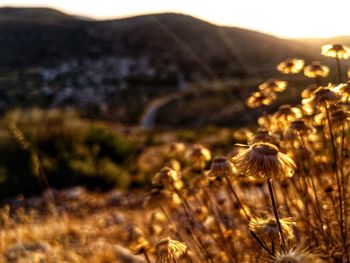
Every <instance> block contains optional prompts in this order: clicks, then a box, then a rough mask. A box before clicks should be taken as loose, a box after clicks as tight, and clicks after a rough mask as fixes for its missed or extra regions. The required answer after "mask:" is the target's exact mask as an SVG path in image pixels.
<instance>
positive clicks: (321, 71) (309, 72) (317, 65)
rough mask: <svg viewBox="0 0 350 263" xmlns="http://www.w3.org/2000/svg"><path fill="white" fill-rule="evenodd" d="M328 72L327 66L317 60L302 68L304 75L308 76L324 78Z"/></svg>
mask: <svg viewBox="0 0 350 263" xmlns="http://www.w3.org/2000/svg"><path fill="white" fill-rule="evenodd" d="M328 74H329V68H328V67H327V66H325V65H322V64H321V62H319V61H315V62H312V63H311V64H310V65H308V66H306V67H305V69H304V75H305V76H306V77H308V78H318V77H321V78H324V77H327V76H328Z"/></svg>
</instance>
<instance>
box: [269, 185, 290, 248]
mask: <svg viewBox="0 0 350 263" xmlns="http://www.w3.org/2000/svg"><path fill="white" fill-rule="evenodd" d="M267 186H268V188H269V193H270V198H271V204H272V209H273V213H274V214H275V218H276V223H277V227H278V230H279V232H280V236H281V241H282V249H283V250H284V251H286V242H285V240H284V236H283V232H282V227H281V223H280V219H279V216H278V212H277V206H276V197H275V194H274V193H273V189H272V182H271V179H267Z"/></svg>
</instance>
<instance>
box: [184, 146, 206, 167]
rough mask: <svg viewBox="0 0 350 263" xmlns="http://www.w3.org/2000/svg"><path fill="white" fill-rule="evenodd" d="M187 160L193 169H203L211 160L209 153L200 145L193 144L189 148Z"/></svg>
mask: <svg viewBox="0 0 350 263" xmlns="http://www.w3.org/2000/svg"><path fill="white" fill-rule="evenodd" d="M187 159H188V160H189V162H190V163H191V164H192V166H193V167H194V169H196V170H202V169H204V167H205V165H206V163H207V162H208V161H209V160H210V159H211V153H210V151H209V150H208V149H207V148H205V147H204V146H202V145H200V144H195V145H193V146H192V147H191V149H190V151H189V153H188V155H187Z"/></svg>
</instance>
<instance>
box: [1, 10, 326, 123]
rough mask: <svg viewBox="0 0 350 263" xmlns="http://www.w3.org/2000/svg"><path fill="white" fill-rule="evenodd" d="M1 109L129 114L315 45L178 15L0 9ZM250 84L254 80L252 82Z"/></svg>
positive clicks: (262, 74) (135, 116) (271, 67)
mask: <svg viewBox="0 0 350 263" xmlns="http://www.w3.org/2000/svg"><path fill="white" fill-rule="evenodd" d="M0 30H1V32H2V34H1V36H0V49H1V51H2V56H0V73H1V77H0V94H1V97H0V111H2V112H3V111H5V110H7V109H9V108H11V107H14V106H18V105H20V106H22V107H30V106H33V105H38V106H41V107H63V106H73V107H75V108H78V109H80V110H81V111H82V112H83V113H84V114H85V115H86V116H88V117H98V118H101V117H103V118H107V117H108V118H112V119H113V120H117V121H121V122H128V123H130V122H131V123H135V122H139V121H140V117H141V116H142V113H143V112H144V111H145V108H146V106H147V105H148V104H149V102H150V101H152V99H153V98H155V97H159V96H163V95H165V94H169V93H173V92H176V91H178V90H179V89H183V88H186V86H188V84H189V83H195V82H198V81H203V80H207V81H216V80H218V79H233V80H246V79H248V78H249V79H250V80H251V79H252V78H254V79H258V80H259V79H260V80H261V79H265V78H270V77H273V76H276V74H277V73H276V71H275V66H276V64H277V63H278V62H280V61H281V60H283V59H286V58H289V57H301V58H304V59H306V61H307V62H310V61H312V60H315V59H317V60H319V59H321V58H320V55H319V47H317V48H316V47H315V45H313V44H310V42H307V41H296V40H295V41H294V40H285V39H280V38H276V37H273V36H270V35H266V34H262V33H259V32H254V31H250V30H245V29H241V28H234V27H220V26H216V25H214V24H210V23H208V22H205V21H202V20H199V19H196V18H194V17H191V16H187V15H182V14H174V13H167V14H154V15H144V16H138V17H131V18H126V19H118V20H108V21H95V20H88V19H80V18H77V17H74V16H70V15H68V14H64V13H62V12H59V11H56V10H52V9H48V8H1V9H0ZM256 84H257V83H255V84H253V85H256Z"/></svg>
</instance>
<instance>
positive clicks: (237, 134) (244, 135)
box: [233, 127, 253, 141]
mask: <svg viewBox="0 0 350 263" xmlns="http://www.w3.org/2000/svg"><path fill="white" fill-rule="evenodd" d="M252 135H253V133H252V132H251V131H250V130H249V129H248V128H245V127H243V128H239V129H238V130H235V131H234V132H233V138H235V139H236V140H238V141H248V139H249V138H250V137H251V136H252Z"/></svg>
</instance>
